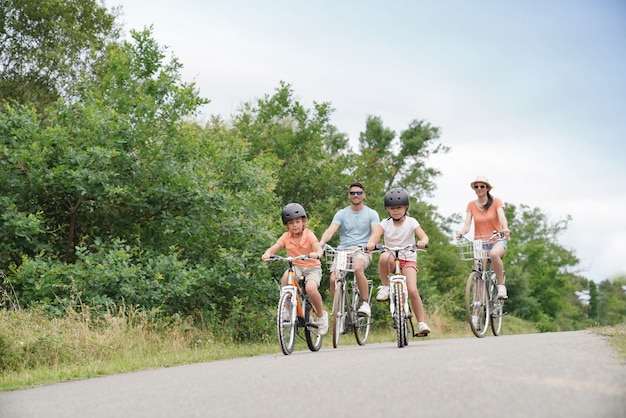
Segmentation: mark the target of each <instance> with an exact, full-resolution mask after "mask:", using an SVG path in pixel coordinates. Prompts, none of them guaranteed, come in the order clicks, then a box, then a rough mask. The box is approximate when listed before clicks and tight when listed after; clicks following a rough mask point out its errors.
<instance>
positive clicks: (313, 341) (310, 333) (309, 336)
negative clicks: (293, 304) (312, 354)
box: [304, 296, 322, 351]
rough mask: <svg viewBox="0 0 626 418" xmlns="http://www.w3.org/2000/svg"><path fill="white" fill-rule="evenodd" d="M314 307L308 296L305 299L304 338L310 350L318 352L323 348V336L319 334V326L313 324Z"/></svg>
mask: <svg viewBox="0 0 626 418" xmlns="http://www.w3.org/2000/svg"><path fill="white" fill-rule="evenodd" d="M312 311H313V306H311V301H310V300H309V298H308V296H307V297H305V298H304V323H305V326H304V337H305V338H306V345H308V346H309V350H311V351H318V350H319V349H320V347H321V346H322V336H321V335H320V333H319V330H318V328H317V325H313V324H312V323H311V322H312V321H311V312H312Z"/></svg>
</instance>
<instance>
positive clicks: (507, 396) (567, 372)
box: [0, 331, 626, 418]
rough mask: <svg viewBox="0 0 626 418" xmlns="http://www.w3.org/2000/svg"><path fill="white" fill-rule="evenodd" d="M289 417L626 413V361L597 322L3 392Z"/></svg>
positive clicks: (71, 402) (78, 413)
mask: <svg viewBox="0 0 626 418" xmlns="http://www.w3.org/2000/svg"><path fill="white" fill-rule="evenodd" d="M345 338H348V337H345ZM346 341H347V340H346ZM392 385H395V386H392ZM289 416H291V417H294V418H296V417H298V418H303V417H315V418H322V417H333V418H334V417H350V418H353V417H357V418H360V417H363V418H366V417H383V416H384V417H402V416H422V417H463V418H473V417H477V418H489V417H498V418H503V417H506V418H509V417H532V418H543V417H550V418H552V417H568V418H577V417H593V418H602V417H611V418H613V417H618V418H624V417H626V362H624V361H623V360H622V361H620V360H619V358H618V356H617V354H616V353H615V351H614V350H612V349H611V348H610V347H609V346H608V345H607V343H606V340H605V338H604V337H601V336H598V335H595V334H592V333H588V332H586V331H576V332H563V333H546V334H526V335H510V336H500V337H492V336H489V337H486V338H483V339H478V338H460V339H438V340H434V339H419V340H416V339H412V340H411V342H410V344H409V346H408V347H405V348H402V349H399V348H397V347H396V345H395V344H391V343H389V344H369V345H366V346H364V347H359V346H340V347H339V348H337V349H332V348H323V349H322V350H321V351H319V352H318V353H311V352H309V351H299V352H295V353H293V354H292V355H290V356H284V355H283V354H276V355H265V356H259V357H251V358H241V359H234V360H225V361H218V362H211V363H201V364H193V365H187V366H180V367H172V368H165V369H158V370H149V371H143V372H137V373H128V374H123V375H117V376H108V377H102V378H95V379H88V380H82V381H76V382H69V383H61V384H56V385H51V386H45V387H39V388H34V389H27V390H22V391H14V392H3V393H0V417H2V418H4V417H11V418H20V417H28V418H33V417H47V418H54V417H63V418H74V417H81V418H85V417H87V418H100V417H107V418H110V417H154V418H159V417H168V418H171V417H228V418H232V417H255V418H265V417H272V418H282V417H289Z"/></svg>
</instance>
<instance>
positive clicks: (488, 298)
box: [458, 231, 506, 338]
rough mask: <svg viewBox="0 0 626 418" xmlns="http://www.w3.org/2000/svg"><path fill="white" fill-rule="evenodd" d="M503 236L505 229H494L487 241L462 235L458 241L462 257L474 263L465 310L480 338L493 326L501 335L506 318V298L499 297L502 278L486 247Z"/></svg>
mask: <svg viewBox="0 0 626 418" xmlns="http://www.w3.org/2000/svg"><path fill="white" fill-rule="evenodd" d="M503 237H504V233H503V232H497V231H494V233H493V235H492V236H491V237H489V238H487V239H486V240H470V239H468V238H466V237H464V236H461V237H460V238H459V241H458V246H459V254H460V256H461V260H471V261H473V262H474V269H473V270H472V272H471V273H470V275H469V276H468V277H467V283H466V285H465V310H466V312H467V319H468V322H469V324H470V328H471V329H472V332H473V333H474V335H475V336H477V337H478V338H482V337H484V336H485V335H486V334H487V328H488V327H489V325H491V331H492V333H493V335H495V336H498V335H500V332H501V331H502V317H503V316H504V315H506V312H504V300H503V299H499V298H498V279H497V278H496V273H495V272H494V271H493V269H492V267H491V259H490V258H489V250H487V249H486V248H487V246H488V245H491V244H493V243H495V241H496V240H498V239H499V238H503ZM505 280H506V279H505Z"/></svg>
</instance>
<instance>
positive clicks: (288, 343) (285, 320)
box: [276, 293, 297, 355]
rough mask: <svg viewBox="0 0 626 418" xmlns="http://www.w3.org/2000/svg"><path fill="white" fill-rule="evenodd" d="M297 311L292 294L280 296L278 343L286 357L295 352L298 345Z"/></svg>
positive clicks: (277, 316) (277, 318) (277, 322)
mask: <svg viewBox="0 0 626 418" xmlns="http://www.w3.org/2000/svg"><path fill="white" fill-rule="evenodd" d="M295 312H296V310H295V307H294V300H293V299H292V297H291V293H283V294H282V295H280V301H279V302H278V313H277V315H276V325H277V327H278V341H279V342H280V349H281V350H283V353H284V354H285V355H289V354H291V353H292V352H293V347H294V345H295V343H296V328H297V324H296V314H295Z"/></svg>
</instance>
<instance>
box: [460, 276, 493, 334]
mask: <svg viewBox="0 0 626 418" xmlns="http://www.w3.org/2000/svg"><path fill="white" fill-rule="evenodd" d="M465 310H466V312H467V319H468V321H469V324H470V328H471V329H472V332H473V333H474V335H475V336H477V337H478V338H482V337H484V336H485V334H486V333H487V327H488V326H489V303H488V295H487V286H486V283H485V281H484V280H483V279H482V277H481V275H480V273H478V272H476V271H473V272H472V273H470V275H469V276H468V278H467V284H466V286H465Z"/></svg>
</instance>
